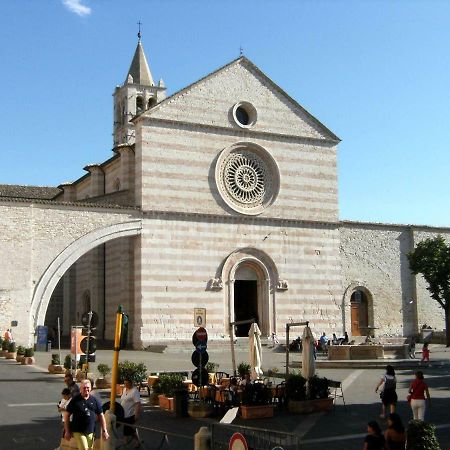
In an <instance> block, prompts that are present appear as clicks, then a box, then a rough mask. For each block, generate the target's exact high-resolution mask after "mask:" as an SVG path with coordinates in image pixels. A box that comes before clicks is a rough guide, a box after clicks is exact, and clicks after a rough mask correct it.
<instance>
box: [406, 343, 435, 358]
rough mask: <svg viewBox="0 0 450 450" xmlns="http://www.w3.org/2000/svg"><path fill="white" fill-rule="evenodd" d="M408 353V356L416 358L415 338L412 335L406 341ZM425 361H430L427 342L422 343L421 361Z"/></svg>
mask: <svg viewBox="0 0 450 450" xmlns="http://www.w3.org/2000/svg"><path fill="white" fill-rule="evenodd" d="M408 353H409V357H410V358H412V359H415V358H416V339H415V338H414V337H412V338H411V339H410V341H409V343H408ZM425 361H426V362H429V361H430V348H429V346H428V342H424V344H423V345H422V362H425Z"/></svg>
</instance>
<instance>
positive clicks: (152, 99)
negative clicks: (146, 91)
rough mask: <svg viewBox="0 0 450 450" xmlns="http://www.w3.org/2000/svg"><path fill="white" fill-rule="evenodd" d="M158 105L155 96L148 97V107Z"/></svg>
mask: <svg viewBox="0 0 450 450" xmlns="http://www.w3.org/2000/svg"><path fill="white" fill-rule="evenodd" d="M155 105H156V98H155V97H150V98H149V99H148V103H147V108H148V109H150V108H153V107H154V106H155Z"/></svg>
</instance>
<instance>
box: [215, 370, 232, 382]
mask: <svg viewBox="0 0 450 450" xmlns="http://www.w3.org/2000/svg"><path fill="white" fill-rule="evenodd" d="M222 378H230V375H229V374H228V373H226V372H216V384H221V381H222Z"/></svg>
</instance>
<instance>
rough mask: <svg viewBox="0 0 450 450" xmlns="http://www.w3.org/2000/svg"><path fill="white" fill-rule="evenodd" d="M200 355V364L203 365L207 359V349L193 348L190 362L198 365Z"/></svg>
mask: <svg viewBox="0 0 450 450" xmlns="http://www.w3.org/2000/svg"><path fill="white" fill-rule="evenodd" d="M200 356H201V360H202V361H201V366H202V367H205V366H206V364H208V361H209V355H208V352H207V351H204V352H199V351H197V350H195V351H194V352H193V353H192V356H191V361H192V364H194V366H195V367H200Z"/></svg>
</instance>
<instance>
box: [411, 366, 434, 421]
mask: <svg viewBox="0 0 450 450" xmlns="http://www.w3.org/2000/svg"><path fill="white" fill-rule="evenodd" d="M415 375H416V378H415V379H414V380H413V381H412V382H411V384H410V386H409V391H408V392H409V394H410V395H411V409H412V412H413V417H414V419H416V420H422V421H423V420H424V419H425V404H426V402H425V395H426V399H427V401H428V404H430V401H431V397H430V392H429V390H428V385H427V384H426V383H425V381H424V376H423V372H422V371H421V370H418V371H417V372H416V374H415Z"/></svg>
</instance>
